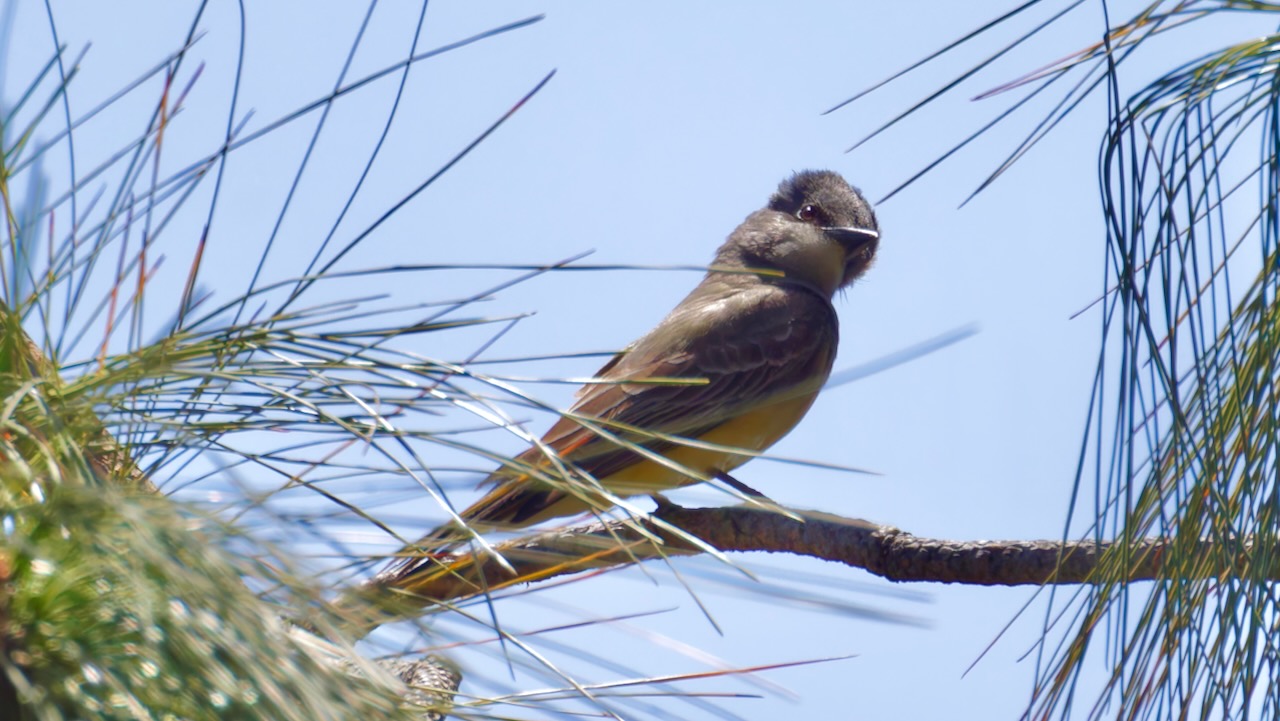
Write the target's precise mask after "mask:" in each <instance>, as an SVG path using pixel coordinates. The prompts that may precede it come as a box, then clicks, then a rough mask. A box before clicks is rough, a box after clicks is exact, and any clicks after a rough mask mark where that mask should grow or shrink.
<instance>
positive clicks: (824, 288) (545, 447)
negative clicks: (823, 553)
mask: <svg viewBox="0 0 1280 721" xmlns="http://www.w3.org/2000/svg"><path fill="white" fill-rule="evenodd" d="M879 243H880V231H879V226H878V224H877V222H876V216H875V212H874V210H873V209H872V207H871V204H870V203H868V202H867V200H866V199H865V198H864V197H863V196H862V194H861V192H859V191H858V190H857V189H856V188H854V187H853V186H851V185H850V184H849V183H848V182H847V181H846V180H845V179H844V178H843V177H842V176H841V175H840V174H838V173H835V172H832V171H828V170H805V171H800V172H796V173H794V174H792V175H791V176H790V177H789V178H786V179H784V180H783V181H782V182H781V183H780V184H779V186H778V188H777V190H776V192H774V193H773V194H772V196H771V197H770V198H769V200H768V203H767V204H766V205H765V207H764V208H762V209H760V210H757V211H755V212H753V213H751V214H750V215H748V216H747V218H746V219H745V220H744V221H743V222H742V224H741V225H739V226H738V227H737V229H735V230H734V231H733V232H732V233H731V234H730V235H729V236H728V239H727V240H726V241H725V242H724V243H723V244H722V245H721V246H720V248H719V249H718V250H717V251H716V254H715V257H714V259H713V261H712V263H711V265H710V266H708V271H707V273H706V276H705V277H704V278H703V279H702V281H701V282H700V283H699V284H698V285H697V286H696V287H695V288H694V289H693V290H692V291H691V292H690V293H689V295H688V296H686V297H685V298H684V300H682V301H681V302H680V303H679V304H678V305H677V306H676V307H675V308H674V309H673V310H672V311H671V312H670V313H669V314H668V315H667V316H666V317H665V318H664V319H663V320H662V321H661V322H660V323H658V325H657V326H656V327H654V328H653V330H651V331H649V332H648V333H647V334H645V335H644V336H642V337H641V338H640V339H638V340H636V341H635V342H634V343H632V344H630V345H629V346H627V347H626V348H624V349H623V350H622V351H621V352H619V353H618V354H617V355H615V356H614V357H613V358H611V359H610V360H609V361H608V362H607V363H605V365H604V367H602V368H601V369H600V370H599V371H598V372H597V373H596V376H595V382H592V383H588V384H587V385H584V386H583V387H582V388H581V389H580V390H579V391H578V392H577V395H576V399H575V401H574V403H573V404H572V406H571V407H570V409H569V410H568V411H567V412H566V413H565V414H563V416H562V417H561V418H560V419H559V420H558V421H557V422H556V423H555V424H554V425H552V426H551V428H550V430H548V431H547V432H546V434H545V435H543V436H542V438H541V440H540V441H539V442H538V443H536V444H534V445H533V446H532V447H530V448H529V449H528V450H526V451H524V452H523V453H521V454H520V455H518V456H516V457H515V458H514V460H513V461H512V462H509V463H507V464H504V466H503V467H502V468H499V469H498V470H496V471H494V472H493V473H492V474H491V475H490V476H489V477H488V478H487V479H486V481H485V483H487V484H489V485H492V489H491V490H490V491H489V492H488V493H486V494H485V495H484V496H483V497H482V498H481V499H480V500H478V501H476V502H475V503H474V504H472V505H471V506H470V507H468V508H466V509H465V510H463V511H461V512H460V513H458V514H457V515H458V517H459V518H460V519H461V521H463V522H464V524H465V525H461V524H459V523H457V521H454V522H451V523H448V524H445V525H444V526H441V527H440V528H438V529H436V530H435V531H433V532H431V533H429V534H428V535H427V536H425V537H423V538H422V539H421V540H420V541H418V542H417V543H414V544H412V545H411V546H408V547H406V549H405V550H404V551H402V552H401V553H399V554H397V558H396V559H395V560H394V561H393V562H392V563H391V564H390V565H389V566H387V567H386V568H385V569H384V570H383V571H381V572H380V573H378V574H377V576H376V581H377V583H378V585H379V586H382V587H384V588H385V587H391V588H395V589H399V590H409V591H412V589H413V587H414V585H415V579H418V578H419V577H421V576H422V575H423V574H429V573H431V569H432V568H437V567H439V562H438V561H437V560H435V559H436V558H437V556H438V555H439V554H442V553H444V552H447V551H449V550H450V549H453V548H456V547H457V546H459V545H460V544H462V543H464V542H466V541H468V540H469V539H472V538H477V537H478V535H477V534H481V533H486V532H489V531H493V530H516V529H522V528H526V527H528V526H532V525H535V524H538V523H541V522H543V521H547V520H550V519H553V518H560V517H566V516H575V515H578V514H580V513H583V512H585V511H590V510H595V509H600V508H603V507H607V506H608V505H610V503H609V498H610V497H611V496H612V497H614V498H623V497H628V496H635V495H653V494H655V493H659V492H661V491H665V490H669V489H673V488H677V487H680V486H685V485H689V484H692V483H696V482H699V481H702V480H706V479H708V478H710V477H720V478H724V479H726V480H728V481H732V480H733V479H732V477H731V476H729V475H728V474H729V472H730V471H732V470H734V469H735V468H737V467H738V466H740V465H742V464H743V463H745V462H747V461H748V460H750V459H751V458H753V457H755V455H757V454H758V452H760V451H763V450H765V449H767V448H768V447H770V446H771V445H773V444H774V443H775V442H776V441H778V439H780V438H782V437H783V436H784V435H786V434H787V433H788V432H789V431H791V429H792V428H793V427H794V426H795V425H796V424H797V423H798V422H799V421H800V419H801V418H802V417H803V416H804V415H805V413H806V412H807V411H808V410H809V407H810V406H811V405H812V404H813V402H814V399H815V398H816V397H817V395H818V392H819V391H820V390H821V389H822V386H823V384H824V383H825V382H826V380H827V377H828V376H829V375H830V373H831V368H832V364H833V363H834V360H835V356H836V347H837V344H838V340H839V322H838V318H837V315H836V310H835V307H834V305H833V299H834V297H835V295H836V293H837V292H838V291H840V290H841V289H844V288H847V287H848V286H849V285H850V284H852V283H853V282H854V281H855V280H857V279H858V278H859V277H861V276H862V275H863V273H865V272H866V271H867V269H868V268H869V267H870V266H871V264H872V261H873V260H874V259H875V256H876V251H877V249H878V247H879ZM685 439H688V440H685ZM659 454H660V455H661V456H662V458H661V459H659V458H657V455H659ZM564 469H569V472H570V473H572V474H585V476H586V477H589V479H594V481H595V482H598V484H599V486H598V488H601V489H604V490H606V491H607V494H606V493H601V492H599V491H598V490H593V489H594V488H597V487H596V486H594V485H593V484H592V483H591V482H590V481H588V482H587V483H571V482H567V481H565V480H563V479H564V475H563V474H564ZM557 478H558V479H559V480H558V481H557V480H556V479H557Z"/></svg>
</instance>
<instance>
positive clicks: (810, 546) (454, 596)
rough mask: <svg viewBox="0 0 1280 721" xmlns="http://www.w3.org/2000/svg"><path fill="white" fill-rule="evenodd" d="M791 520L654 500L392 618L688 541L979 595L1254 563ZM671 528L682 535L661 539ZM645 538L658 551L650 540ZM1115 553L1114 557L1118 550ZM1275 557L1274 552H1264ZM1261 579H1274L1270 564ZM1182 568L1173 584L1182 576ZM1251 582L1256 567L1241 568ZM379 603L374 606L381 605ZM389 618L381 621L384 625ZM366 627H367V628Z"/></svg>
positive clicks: (1183, 552)
mask: <svg viewBox="0 0 1280 721" xmlns="http://www.w3.org/2000/svg"><path fill="white" fill-rule="evenodd" d="M792 513H794V515H795V516H796V518H792V517H788V516H787V515H784V514H782V513H779V512H777V511H773V510H770V509H767V508H761V507H759V506H748V505H739V506H732V507H725V508H683V507H681V506H677V505H675V504H673V503H670V502H669V501H665V500H662V501H660V503H659V507H658V509H657V510H656V511H655V512H654V514H653V517H652V519H649V520H645V521H642V522H623V521H609V522H595V523H590V524H585V525H580V526H573V527H568V528H563V529H557V530H554V531H551V532H548V533H543V534H540V535H537V536H532V537H529V538H523V539H518V540H515V541H511V542H508V543H504V544H499V545H497V546H495V550H496V551H498V552H499V553H501V554H502V556H503V558H504V559H505V560H506V561H507V563H508V564H510V566H511V567H512V568H513V569H515V574H512V573H511V572H510V571H508V570H506V569H504V568H503V567H502V566H501V565H500V564H498V563H496V562H492V561H491V562H488V563H482V564H480V566H479V569H477V568H476V563H475V557H474V556H473V555H471V554H460V555H457V556H448V557H444V558H441V559H440V566H439V568H438V570H437V571H435V572H433V575H434V578H431V579H429V580H428V581H426V582H425V583H422V584H419V585H418V586H417V587H418V588H420V589H422V592H421V593H420V595H419V596H418V597H416V598H413V599H409V598H404V594H397V596H398V598H397V599H396V600H395V601H394V602H392V603H394V604H395V608H394V609H393V610H392V611H391V612H392V613H401V614H403V613H407V612H409V611H411V610H413V609H416V608H421V607H423V606H425V605H428V604H444V603H449V602H453V601H456V600H458V599H462V598H465V597H468V596H472V595H475V594H478V593H482V592H485V591H488V592H493V591H495V590H498V589H501V588H505V587H508V586H512V585H516V584H520V583H530V582H535V581H543V580H546V579H549V578H553V577H556V576H562V575H566V574H572V573H580V572H582V571H587V570H594V569H601V568H609V567H613V566H618V565H624V564H630V563H637V562H642V561H645V560H650V559H654V558H659V557H671V556H688V555H697V554H699V553H703V552H704V549H703V548H702V547H700V546H699V545H697V543H696V542H695V541H694V540H693V539H695V538H696V539H698V540H700V541H701V542H703V543H705V544H707V545H709V546H710V547H713V548H715V549H717V550H719V551H766V552H773V553H792V554H796V555H801V556H810V557H812V558H820V559H823V560H826V561H835V562H838V563H843V564H845V565H848V566H852V567H854V568H861V569H864V570H866V571H869V572H870V573H873V574H875V575H878V576H883V577H884V578H887V579H889V580H892V581H899V582H905V581H914V582H934V583H962V584H969V585H980V586H1017V585H1041V584H1079V583H1090V582H1092V581H1093V580H1094V578H1095V576H1094V574H1095V572H1096V571H1097V570H1098V569H1099V567H1100V565H1101V564H1102V563H1103V562H1104V559H1107V562H1111V563H1115V562H1117V561H1120V562H1123V563H1124V564H1125V566H1126V567H1127V568H1128V569H1129V573H1128V579H1129V580H1130V581H1142V580H1153V579H1156V578H1161V577H1164V576H1167V575H1169V572H1168V571H1166V570H1165V569H1164V568H1163V561H1164V559H1166V558H1184V559H1185V558H1187V557H1188V555H1187V554H1188V553H1190V554H1193V555H1192V556H1191V557H1196V558H1202V559H1206V558H1208V559H1225V560H1221V561H1220V562H1218V563H1204V564H1199V565H1197V566H1196V568H1195V569H1194V570H1192V571H1190V573H1192V574H1194V575H1196V576H1197V577H1201V578H1208V577H1220V576H1243V575H1245V574H1246V572H1247V568H1248V567H1249V566H1250V565H1251V564H1253V563H1255V562H1256V559H1257V558H1258V554H1256V553H1255V549H1254V544H1253V542H1252V541H1250V540H1248V539H1239V540H1238V541H1237V542H1236V543H1233V544H1230V547H1228V545H1227V544H1226V543H1224V542H1220V541H1209V540H1204V541H1199V542H1196V546H1197V547H1196V548H1191V549H1187V548H1179V549H1177V552H1176V553H1175V552H1174V550H1173V547H1174V545H1175V544H1183V545H1185V544H1186V543H1187V542H1186V541H1185V540H1181V539H1179V540H1170V539H1141V540H1138V541H1136V542H1132V543H1129V544H1127V545H1126V544H1122V543H1120V542H1101V543H1095V542H1093V541H1073V542H1065V543H1064V542H1061V541H1050V540H1040V541H951V540H944V539H936V538H921V537H917V536H913V535H912V534H910V533H907V532H905V531H902V530H900V529H897V528H894V527H892V526H885V525H878V524H875V523H871V522H869V521H863V520H858V519H850V518H842V517H839V516H835V515H831V514H827V513H821V512H817V511H794V512H792ZM664 525H670V526H675V527H677V528H680V529H682V530H683V532H684V534H683V535H681V534H674V533H671V532H670V531H668V530H664V528H663V526H664ZM652 537H658V538H661V539H662V541H663V543H662V544H657V543H654V542H653V540H652ZM1120 551H1123V553H1118V552H1120ZM1272 556H1276V554H1272ZM1274 565H1275V566H1276V567H1274V568H1272V569H1271V570H1270V573H1269V576H1270V577H1271V578H1272V579H1280V563H1276V564H1274ZM1187 573H1188V572H1187V571H1185V570H1184V571H1178V572H1176V573H1174V575H1179V576H1186V575H1187ZM1248 573H1249V574H1250V575H1256V574H1257V573H1258V571H1257V570H1253V571H1248ZM362 593H363V594H364V595H365V597H366V598H369V597H372V596H377V595H379V594H381V595H383V596H384V597H385V596H387V595H388V594H389V593H392V591H391V589H389V588H385V587H383V586H382V583H381V581H380V580H379V579H377V578H375V579H373V580H371V581H369V582H368V583H367V584H365V586H364V587H363V589H362ZM387 604H388V600H387V599H385V598H384V599H383V602H382V605H383V606H386V605H387ZM386 620H387V619H382V621H383V622H385V621H386ZM373 625H377V623H374V624H373Z"/></svg>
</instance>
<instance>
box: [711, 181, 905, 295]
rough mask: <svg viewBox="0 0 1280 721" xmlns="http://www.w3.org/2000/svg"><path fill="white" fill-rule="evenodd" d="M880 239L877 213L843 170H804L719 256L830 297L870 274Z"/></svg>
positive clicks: (785, 184)
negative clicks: (780, 275)
mask: <svg viewBox="0 0 1280 721" xmlns="http://www.w3.org/2000/svg"><path fill="white" fill-rule="evenodd" d="M879 243H880V234H879V226H878V225H877V224H876V214H875V211H873V210H872V209H871V204H870V203H868V202H867V201H866V199H865V198H863V197H862V194H861V193H859V192H858V190H857V189H856V188H854V187H852V186H851V185H849V183H848V182H846V181H845V179H844V178H842V177H841V176H840V175H839V174H838V173H833V172H831V171H829V170H804V171H801V172H799V173H796V174H795V175H793V176H791V177H790V178H788V179H786V180H784V181H782V183H781V184H780V185H779V186H778V190H777V192H775V193H774V194H773V196H772V197H770V198H769V204H768V205H767V206H765V208H764V209H763V210H759V211H756V212H755V213H752V214H751V215H750V216H748V217H747V219H746V220H745V221H744V222H743V223H742V225H740V226H738V229H737V230H735V231H734V232H733V234H732V235H730V236H729V240H728V242H726V243H725V244H724V245H723V246H722V247H721V248H720V252H719V253H718V254H717V256H716V260H717V263H729V264H739V265H745V266H746V267H759V268H768V269H774V270H779V271H782V273H783V274H784V280H785V281H786V282H795V283H800V284H803V285H806V286H810V287H813V288H815V289H818V290H820V291H822V292H823V293H825V294H827V295H831V294H833V293H835V291H836V290H837V289H839V288H843V287H844V286H846V285H848V284H850V283H852V282H853V281H854V280H856V279H857V278H858V277H859V276H861V275H862V274H863V273H864V272H866V270H867V268H868V267H869V266H870V265H871V261H872V260H873V259H874V258H875V253H876V248H877V247H879Z"/></svg>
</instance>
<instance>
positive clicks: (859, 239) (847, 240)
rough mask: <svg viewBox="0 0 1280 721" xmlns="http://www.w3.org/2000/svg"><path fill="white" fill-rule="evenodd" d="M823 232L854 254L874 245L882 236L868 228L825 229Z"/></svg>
mask: <svg viewBox="0 0 1280 721" xmlns="http://www.w3.org/2000/svg"><path fill="white" fill-rule="evenodd" d="M822 232H824V233H828V234H830V235H831V237H833V238H835V239H836V240H837V241H839V243H840V245H843V246H844V247H845V249H846V250H847V251H848V252H850V253H852V252H853V251H855V250H857V249H859V248H861V247H862V246H864V245H867V244H868V243H874V242H876V241H877V240H879V239H880V234H879V233H878V232H876V231H874V230H868V229H867V228H838V227H831V228H823V229H822Z"/></svg>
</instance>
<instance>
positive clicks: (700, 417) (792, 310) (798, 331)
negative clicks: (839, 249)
mask: <svg viewBox="0 0 1280 721" xmlns="http://www.w3.org/2000/svg"><path fill="white" fill-rule="evenodd" d="M836 341H837V322H836V317H835V311H834V309H832V308H831V305H830V303H829V302H827V301H826V300H825V299H823V298H820V297H818V296H816V295H814V294H811V293H808V292H804V291H794V290H784V289H780V288H778V287H777V286H761V287H759V288H758V289H756V290H753V291H742V292H739V293H736V294H734V295H733V296H730V297H728V298H721V299H718V300H714V301H708V302H706V303H701V304H691V303H689V302H688V301H686V302H685V303H683V304H681V306H680V307H679V308H677V309H676V311H673V313H672V314H671V315H670V316H668V318H667V319H666V320H665V321H663V323H662V324H661V325H659V326H658V327H657V328H655V329H654V330H653V332H651V333H650V334H649V335H647V336H645V337H644V338H641V339H640V340H639V341H637V342H636V343H635V345H634V346H633V347H632V348H630V349H629V350H627V351H625V352H624V353H622V354H619V356H618V357H615V358H614V359H613V360H611V361H610V362H609V363H608V364H606V365H605V367H604V368H602V369H601V371H600V373H599V374H598V375H597V378H599V379H600V380H601V381H602V382H601V383H595V384H590V385H587V386H585V387H584V388H583V390H582V391H580V396H579V398H578V400H577V402H576V403H574V405H573V406H572V407H571V408H570V409H569V413H568V414H567V415H566V416H564V417H562V418H561V419H560V420H559V421H557V422H556V424H555V425H553V426H552V427H551V429H550V430H548V431H547V433H546V434H545V435H544V436H543V438H542V443H541V444H540V445H538V446H534V447H533V448H530V449H529V450H527V451H525V452H524V453H522V454H521V455H520V456H518V457H517V460H518V461H520V463H521V464H527V465H532V466H535V467H538V466H542V467H546V466H548V465H549V463H550V461H549V459H548V456H549V454H550V453H554V454H555V455H556V456H558V457H559V458H561V459H563V460H565V461H568V462H571V463H573V464H575V465H576V466H577V467H578V468H580V469H582V470H583V471H586V472H587V473H590V474H591V475H592V476H594V477H596V478H604V477H607V476H608V475H610V474H612V473H616V472H617V471H619V470H621V469H623V468H626V467H627V466H630V465H632V464H634V463H637V462H639V461H641V460H643V456H642V455H640V454H638V453H636V452H635V451H633V450H630V449H628V448H627V447H626V446H625V445H620V444H619V443H618V442H617V441H615V440H614V439H612V438H608V437H606V436H603V435H601V434H600V433H598V432H597V431H596V430H595V429H593V428H591V427H589V426H588V425H584V423H581V422H579V421H577V420H575V418H574V417H575V416H577V417H582V418H584V419H586V420H587V422H592V421H595V425H598V426H599V427H602V428H604V429H605V430H607V431H609V432H611V433H615V434H617V435H619V436H621V437H623V438H625V439H626V440H627V441H628V442H631V443H635V444H638V445H641V446H644V447H646V448H649V449H652V450H660V449H662V448H665V447H669V446H670V445H672V442H670V441H664V440H661V439H657V438H652V437H646V436H645V435H644V433H643V432H630V433H629V432H626V431H625V430H623V429H625V428H638V429H641V431H653V432H657V433H662V434H665V435H671V436H683V437H688V438H696V437H698V436H700V435H702V434H704V433H706V432H707V431H709V430H711V429H712V428H715V427H716V426H718V425H719V424H721V423H723V422H725V421H727V420H729V419H731V418H734V417H736V416H738V415H740V414H742V413H744V412H746V411H749V410H752V409H754V408H758V407H759V406H761V405H764V404H767V403H771V402H776V401H780V400H784V399H787V398H788V397H793V396H799V395H802V394H803V393H807V392H812V391H816V390H817V389H818V388H819V387H820V386H821V384H822V382H823V381H824V380H825V379H826V377H827V374H828V373H829V372H830V369H831V363H832V361H833V360H834V357H835V349H836ZM661 378H672V379H685V380H690V381H698V383H696V384H689V383H686V384H678V383H671V384H663V383H641V382H636V381H643V380H645V379H661ZM493 480H494V481H496V482H497V483H498V484H499V488H498V489H495V490H494V493H491V494H489V496H495V494H498V491H499V490H501V489H502V487H503V486H519V487H531V486H536V484H533V483H531V482H530V481H529V480H528V479H527V477H525V476H523V475H522V474H518V472H517V471H513V470H510V469H505V470H503V471H499V472H498V473H496V474H494V477H493ZM508 490H511V491H514V490H516V488H514V487H513V488H509V489H508ZM529 490H530V491H532V490H533V488H529ZM562 493H563V492H561V491H554V490H552V489H547V488H546V487H545V486H543V487H541V488H540V489H539V493H538V495H544V494H545V495H547V496H548V497H547V498H544V499H541V500H538V501H536V502H534V501H535V499H533V498H528V499H525V500H527V501H531V503H528V504H525V503H522V504H519V505H521V506H524V508H523V509H522V510H519V511H516V510H513V509H512V507H511V504H510V503H509V501H510V499H508V502H507V503H503V504H501V505H502V506H504V507H505V508H504V509H503V510H502V511H499V510H498V509H497V508H493V506H492V504H483V503H477V504H476V506H473V507H472V508H471V509H468V511H467V512H464V514H463V516H464V517H465V518H468V519H469V520H487V521H493V522H504V523H519V522H520V521H521V520H523V519H524V518H527V517H529V516H531V515H533V514H534V513H535V512H536V510H537V509H538V508H541V507H545V506H546V505H549V504H550V503H552V502H554V500H556V494H562ZM489 496H486V498H488V497H489ZM482 506H484V507H487V510H486V511H482V510H481V507H482ZM473 511H474V512H476V513H477V514H478V515H473V513H472V512H473ZM496 516H504V517H501V518H499V517H496Z"/></svg>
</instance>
